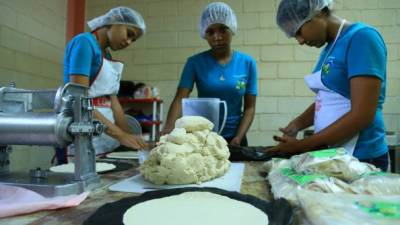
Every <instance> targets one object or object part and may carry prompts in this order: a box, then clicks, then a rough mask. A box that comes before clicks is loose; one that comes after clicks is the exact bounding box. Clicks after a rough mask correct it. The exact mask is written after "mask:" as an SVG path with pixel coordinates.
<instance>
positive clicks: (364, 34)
mask: <svg viewBox="0 0 400 225" xmlns="http://www.w3.org/2000/svg"><path fill="white" fill-rule="evenodd" d="M331 45H332V43H330V44H328V45H327V46H326V47H325V49H324V50H323V51H322V52H321V55H320V58H319V61H318V63H317V65H316V67H315V69H314V72H316V71H318V70H321V68H322V65H321V64H322V63H323V62H322V61H323V60H324V59H325V56H326V52H327V51H328V50H329V49H330V47H331ZM386 62H387V51H386V46H385V43H384V41H383V38H382V37H381V35H380V34H379V33H378V31H376V30H375V29H374V28H372V27H370V26H367V25H365V24H362V23H355V24H352V25H351V26H350V27H348V28H347V29H346V30H344V31H343V32H342V34H341V35H340V36H339V38H338V40H337V42H336V45H335V46H334V48H333V50H332V52H331V53H330V54H329V56H328V58H327V59H326V62H325V64H327V65H329V67H328V68H327V69H322V83H323V84H324V85H325V86H326V87H328V88H329V89H331V90H333V91H335V92H337V93H339V94H340V95H342V96H344V97H346V98H348V99H350V79H351V78H353V77H357V76H372V77H376V78H378V79H379V80H381V90H380V95H379V101H378V107H377V110H376V114H375V118H374V121H373V122H372V123H371V124H370V125H369V126H368V127H367V128H365V129H363V130H361V131H360V133H359V137H358V141H357V144H356V147H355V149H354V154H353V155H354V156H355V157H357V158H358V159H370V158H375V157H378V156H381V155H383V154H384V153H386V152H387V151H388V146H387V144H386V140H385V127H384V123H383V115H382V105H383V103H384V101H385V92H386Z"/></svg>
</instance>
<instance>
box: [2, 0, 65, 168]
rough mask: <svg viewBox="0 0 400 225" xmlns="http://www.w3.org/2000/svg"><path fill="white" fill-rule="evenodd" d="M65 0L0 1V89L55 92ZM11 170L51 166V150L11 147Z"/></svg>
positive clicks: (59, 78) (60, 67) (62, 48)
mask: <svg viewBox="0 0 400 225" xmlns="http://www.w3.org/2000/svg"><path fill="white" fill-rule="evenodd" d="M66 2H67V1H66V0H0V86H8V84H9V83H10V82H11V81H13V82H15V83H16V86H17V87H18V88H25V89H38V88H40V89H43V88H51V89H55V88H57V87H58V86H59V85H60V84H61V83H62V63H63V50H64V45H65V24H66ZM13 148H14V151H13V153H12V154H11V169H12V170H24V171H26V170H27V169H28V168H32V167H36V166H40V167H42V168H46V167H48V166H49V165H50V160H51V157H52V156H53V154H54V150H53V149H52V148H50V147H37V146H36V147H29V146H14V147H13Z"/></svg>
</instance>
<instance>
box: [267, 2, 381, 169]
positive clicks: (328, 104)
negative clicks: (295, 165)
mask: <svg viewBox="0 0 400 225" xmlns="http://www.w3.org/2000/svg"><path fill="white" fill-rule="evenodd" d="M332 3H333V2H332V0H295V1H293V0H282V1H281V3H280V5H279V8H278V13H277V23H278V25H279V27H280V28H281V29H282V30H283V31H284V32H285V33H286V34H287V35H288V36H289V37H294V38H296V39H297V41H298V42H299V44H301V45H303V44H306V45H308V46H310V47H316V48H320V47H322V46H324V45H325V44H326V46H325V47H324V49H323V50H322V52H321V54H320V57H319V60H318V62H317V64H316V66H315V69H314V71H313V74H311V75H308V76H306V77H305V81H306V84H307V85H308V87H309V88H310V89H311V90H312V91H313V92H315V93H316V98H315V102H314V103H313V104H311V105H310V106H309V107H308V108H307V109H306V110H305V111H304V112H303V113H302V114H301V115H300V116H298V117H297V118H295V119H294V120H292V121H291V122H290V123H289V124H288V125H287V126H286V127H285V128H281V129H280V130H281V131H282V132H283V134H284V135H283V136H282V137H278V136H275V137H274V139H275V140H276V141H279V142H280V143H279V144H278V145H277V146H276V147H275V148H274V151H280V152H289V153H297V152H299V153H300V152H303V151H307V150H312V149H317V148H321V147H322V146H328V147H330V146H333V147H335V146H342V147H344V148H345V149H346V151H347V153H348V154H350V155H353V156H355V157H357V158H358V159H360V160H361V161H364V162H369V163H371V164H374V165H375V166H377V167H379V168H381V169H382V170H386V169H387V166H388V146H387V144H386V141H385V127H384V123H383V115H382V104H383V102H384V100H385V88H386V61H387V52H386V46H385V43H384V41H383V39H382V37H381V35H380V34H379V32H378V31H377V30H376V29H375V28H373V27H370V26H368V25H365V24H362V23H350V22H348V21H346V20H345V19H342V18H340V17H338V16H336V15H334V14H333V13H332V11H331V6H332ZM312 125H314V130H315V132H314V133H315V134H314V135H312V136H310V137H308V138H305V139H302V140H297V139H296V138H295V137H296V135H297V133H298V131H300V130H303V129H305V128H307V127H309V126H312Z"/></svg>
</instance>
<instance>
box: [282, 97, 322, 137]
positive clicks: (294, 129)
mask: <svg viewBox="0 0 400 225" xmlns="http://www.w3.org/2000/svg"><path fill="white" fill-rule="evenodd" d="M314 111H315V103H312V104H311V105H310V106H309V107H308V108H307V109H306V110H305V111H304V112H303V113H302V114H300V115H299V116H298V117H296V118H295V119H294V120H292V121H290V122H289V124H288V125H287V126H286V127H284V128H279V130H280V131H281V132H282V133H283V134H284V136H288V137H293V138H295V137H297V133H298V132H299V131H301V130H303V129H306V128H307V127H310V126H312V125H313V124H314Z"/></svg>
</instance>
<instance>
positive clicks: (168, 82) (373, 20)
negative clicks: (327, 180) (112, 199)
mask: <svg viewBox="0 0 400 225" xmlns="http://www.w3.org/2000/svg"><path fill="white" fill-rule="evenodd" d="M209 2H211V1H205V0H129V1H126V0H102V1H99V0H88V6H87V11H88V13H87V16H88V18H92V17H95V16H97V15H100V14H102V13H104V12H105V11H106V10H107V9H109V8H111V7H115V6H119V5H125V6H130V7H132V8H134V9H137V10H138V11H139V12H140V13H142V15H143V16H144V18H145V22H146V24H147V27H148V33H147V34H146V35H145V36H144V37H143V38H142V39H140V40H139V41H138V42H137V43H134V45H133V46H131V47H129V49H128V50H124V51H121V52H116V54H114V55H115V57H119V58H121V59H122V60H124V61H125V62H126V65H127V68H126V72H125V74H124V79H130V80H140V81H145V82H147V83H148V84H151V85H155V86H157V87H159V88H160V92H161V96H162V98H163V99H164V100H165V102H166V106H167V107H166V108H168V106H169V104H170V102H171V100H172V98H173V96H174V93H175V90H176V86H177V82H178V80H179V77H180V73H181V71H182V67H183V64H184V63H185V61H186V58H187V57H188V56H190V55H192V54H195V53H197V52H199V51H203V50H205V49H207V48H208V45H207V43H206V41H205V40H202V39H201V38H200V36H199V33H198V29H197V28H198V19H199V16H200V13H201V11H202V9H203V8H204V7H205V6H206V5H207V3H209ZM225 2H226V3H228V4H229V5H230V6H231V7H232V8H233V9H234V11H235V12H236V14H237V16H238V26H239V31H238V33H237V35H236V36H234V38H233V46H234V48H235V49H237V50H240V51H243V52H245V53H248V54H250V55H251V56H253V57H254V58H255V59H256V60H257V63H258V71H259V96H258V98H257V114H256V117H255V120H254V122H253V125H252V126H251V129H250V132H249V133H248V136H249V141H250V144H251V145H270V144H274V142H273V140H272V138H271V136H272V135H273V134H277V133H279V132H277V129H278V128H279V127H282V126H285V125H286V124H287V122H288V121H289V120H290V119H292V118H293V117H295V116H296V115H297V114H298V113H300V112H302V111H303V110H304V109H305V108H306V107H307V106H308V105H309V104H310V103H311V102H312V101H313V94H312V93H311V92H310V91H309V90H308V89H307V87H306V86H305V84H304V81H303V77H304V75H305V74H309V73H310V71H311V69H312V68H313V66H314V64H315V61H316V59H317V57H318V54H319V52H320V49H315V48H310V47H306V46H299V45H298V44H297V43H296V42H295V41H294V40H290V39H287V38H286V37H285V36H284V34H283V33H282V32H281V31H280V30H278V28H277V26H276V24H275V15H276V8H277V4H278V2H279V1H278V0H227V1H225ZM334 9H335V10H336V12H335V13H336V14H338V15H339V16H342V17H344V18H346V19H347V20H350V21H362V22H365V23H367V24H371V25H373V26H375V27H376V28H377V29H378V30H379V31H380V32H381V33H382V35H383V37H384V39H385V41H386V44H387V48H388V52H389V61H388V82H387V83H388V90H387V99H386V103H385V105H384V108H385V110H384V112H385V121H386V126H387V129H388V130H392V131H399V130H400V122H399V121H400V98H399V97H398V96H399V94H400V76H399V75H400V64H399V62H400V1H397V0H384V1H382V0H368V1H365V0H346V1H345V0H337V1H336V4H335V7H334Z"/></svg>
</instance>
